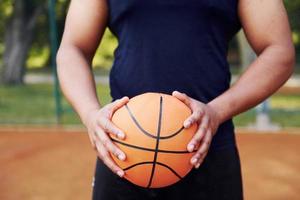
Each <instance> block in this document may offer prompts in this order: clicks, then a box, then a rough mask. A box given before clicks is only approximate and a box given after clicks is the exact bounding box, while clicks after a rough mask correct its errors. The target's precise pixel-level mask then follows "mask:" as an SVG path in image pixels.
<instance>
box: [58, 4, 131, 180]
mask: <svg viewBox="0 0 300 200" xmlns="http://www.w3.org/2000/svg"><path fill="white" fill-rule="evenodd" d="M106 20H107V5H106V0H89V1H82V0H72V1H71V4H70V8H69V11H68V15H67V19H66V24H65V31H64V34H63V39H62V42H61V45H60V48H59V51H58V54H57V64H58V68H57V70H58V77H59V81H60V85H61V88H62V91H63V93H64V95H65V96H66V98H67V99H68V101H69V102H70V103H71V104H72V106H73V108H74V109H75V110H76V112H77V113H78V114H79V116H80V118H81V120H82V122H83V124H84V125H85V126H86V127H87V129H88V135H89V138H90V141H91V143H92V146H93V147H94V149H95V150H96V152H97V153H98V156H99V158H100V159H102V160H103V162H104V163H105V164H106V165H107V166H108V167H109V168H110V169H111V170H112V171H113V172H115V173H116V174H118V175H119V176H121V177H122V176H123V175H124V171H123V170H122V169H120V168H119V167H118V166H117V165H116V164H115V163H114V162H113V160H112V159H111V156H110V154H109V152H110V153H112V154H114V155H115V156H116V157H118V158H119V159H120V160H124V159H125V158H126V157H125V154H124V153H123V152H122V151H121V150H120V149H118V148H117V147H116V146H115V145H114V144H113V143H112V142H111V140H110V138H109V136H108V133H111V134H114V135H116V136H117V137H118V138H120V139H124V137H125V134H124V133H123V132H122V131H121V130H120V129H118V128H117V127H116V126H114V125H113V124H112V122H111V120H110V119H111V117H112V114H113V113H114V112H115V111H116V110H117V109H118V108H120V107H121V106H123V105H124V104H126V103H127V102H128V100H129V99H128V97H124V98H122V99H120V100H116V101H114V102H112V103H110V104H107V105H106V106H104V107H102V106H101V105H100V102H99V101H98V98H97V94H96V89H95V88H96V87H95V81H94V78H93V74H92V69H91V63H92V59H93V57H94V54H95V51H96V49H97V47H98V45H99V43H100V40H101V38H102V35H103V33H104V30H105V27H106Z"/></svg>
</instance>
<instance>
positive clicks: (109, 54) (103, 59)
mask: <svg viewBox="0 0 300 200" xmlns="http://www.w3.org/2000/svg"><path fill="white" fill-rule="evenodd" d="M116 46H117V39H116V38H115V36H114V35H113V34H112V33H111V32H110V31H109V30H108V29H106V31H105V33H104V36H103V39H102V41H101V44H100V46H99V48H98V50H97V52H96V55H95V57H94V60H93V66H94V67H103V68H105V69H109V68H110V67H111V64H112V60H113V52H114V49H115V48H116Z"/></svg>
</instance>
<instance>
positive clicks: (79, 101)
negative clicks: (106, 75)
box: [57, 45, 100, 123]
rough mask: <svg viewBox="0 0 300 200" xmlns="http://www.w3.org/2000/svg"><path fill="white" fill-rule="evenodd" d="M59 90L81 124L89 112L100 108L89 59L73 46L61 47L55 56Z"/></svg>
mask: <svg viewBox="0 0 300 200" xmlns="http://www.w3.org/2000/svg"><path fill="white" fill-rule="evenodd" d="M57 65H58V68H57V72H58V77H59V81H60V85H61V89H62V91H63V93H64V95H65V97H66V98H67V100H68V101H69V102H70V103H71V105H72V106H73V108H74V109H75V111H76V112H77V113H78V115H79V116H80V118H81V120H82V122H83V123H85V118H86V116H87V114H88V113H89V111H91V110H94V109H99V108H100V103H99V101H98V98H97V94H96V86H95V81H94V77H93V74H92V70H91V67H90V65H91V59H90V58H87V56H85V55H84V54H83V53H82V51H80V49H79V48H77V47H75V46H73V45H62V46H61V47H60V49H59V52H58V54H57Z"/></svg>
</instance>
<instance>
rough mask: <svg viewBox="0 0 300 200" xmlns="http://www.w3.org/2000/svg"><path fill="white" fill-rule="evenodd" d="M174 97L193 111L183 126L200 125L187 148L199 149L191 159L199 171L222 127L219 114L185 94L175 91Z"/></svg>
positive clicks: (191, 149) (189, 149) (190, 149)
mask: <svg viewBox="0 0 300 200" xmlns="http://www.w3.org/2000/svg"><path fill="white" fill-rule="evenodd" d="M172 95H173V96H174V97H176V98H177V99H179V100H180V101H182V102H183V103H185V104H186V105H187V106H188V107H189V108H190V109H191V110H192V114H191V115H190V116H189V117H188V118H187V119H186V120H185V121H184V123H183V126H184V127H185V128H189V127H190V126H191V125H192V124H194V123H197V124H198V129H197V131H196V133H195V135H194V136H193V138H192V140H191V141H190V142H189V144H188V146H187V149H188V151H189V152H193V150H195V149H197V151H196V153H195V155H194V156H193V157H192V158H191V164H192V165H194V166H195V168H197V169H198V168H199V166H200V165H201V163H202V162H203V160H204V158H205V156H206V155H207V152H208V150H209V147H210V144H211V140H212V138H213V136H214V134H215V133H216V131H217V129H218V127H219V125H220V120H219V118H218V114H217V112H216V111H215V110H214V109H213V108H211V107H210V106H209V105H207V104H204V103H202V102H200V101H198V100H196V99H193V98H191V97H189V96H187V95H186V94H184V93H181V92H178V91H173V93H172Z"/></svg>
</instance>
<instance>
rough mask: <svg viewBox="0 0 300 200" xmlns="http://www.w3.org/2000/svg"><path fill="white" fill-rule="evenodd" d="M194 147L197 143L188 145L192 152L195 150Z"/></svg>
mask: <svg viewBox="0 0 300 200" xmlns="http://www.w3.org/2000/svg"><path fill="white" fill-rule="evenodd" d="M194 148H195V145H193V144H190V145H189V146H188V151H189V152H192V151H193V150H194Z"/></svg>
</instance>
